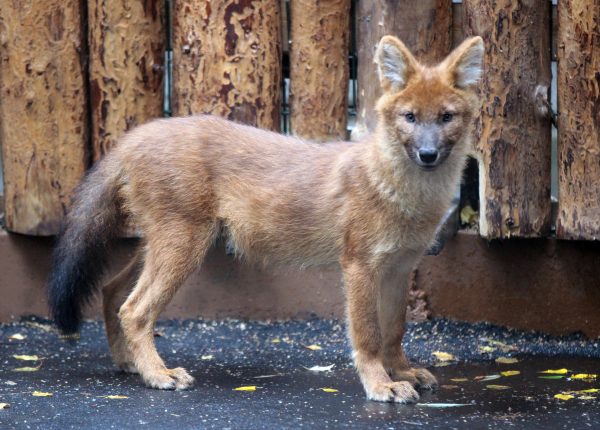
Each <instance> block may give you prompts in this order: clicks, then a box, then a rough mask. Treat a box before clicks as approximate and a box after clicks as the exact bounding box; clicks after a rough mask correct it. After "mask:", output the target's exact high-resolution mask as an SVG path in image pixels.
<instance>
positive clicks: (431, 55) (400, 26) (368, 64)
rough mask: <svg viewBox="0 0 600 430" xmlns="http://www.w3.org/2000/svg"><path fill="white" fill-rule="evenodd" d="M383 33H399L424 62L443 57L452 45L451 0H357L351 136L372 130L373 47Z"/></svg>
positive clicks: (374, 119) (374, 97)
mask: <svg viewBox="0 0 600 430" xmlns="http://www.w3.org/2000/svg"><path fill="white" fill-rule="evenodd" d="M386 34H391V35H394V36H397V37H399V38H400V39H402V41H403V42H404V43H405V44H406V45H407V46H408V47H409V48H410V49H411V50H412V51H413V52H414V53H415V54H416V56H417V58H419V59H420V60H421V61H422V62H424V63H430V64H431V63H435V62H437V61H439V60H441V59H443V58H444V57H445V56H446V55H447V54H448V52H450V48H451V46H452V1H451V0H410V1H408V0H406V1H397V0H377V1H359V2H358V3H357V9H356V41H357V42H356V43H357V55H358V107H357V118H356V129H355V131H353V132H352V135H353V138H358V137H360V136H361V135H363V134H364V133H366V132H367V131H373V129H374V128H375V124H376V122H377V115H376V114H375V111H374V110H373V106H374V105H375V101H376V100H377V99H378V98H379V96H380V89H379V81H378V79H377V71H376V69H375V65H374V64H373V58H374V55H375V49H376V48H377V44H378V43H379V40H380V39H381V38H382V37H383V36H385V35H386Z"/></svg>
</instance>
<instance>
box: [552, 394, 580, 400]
mask: <svg viewBox="0 0 600 430" xmlns="http://www.w3.org/2000/svg"><path fill="white" fill-rule="evenodd" d="M574 397H575V396H573V395H571V394H564V393H560V394H555V395H554V398H555V399H559V400H569V399H572V398H574Z"/></svg>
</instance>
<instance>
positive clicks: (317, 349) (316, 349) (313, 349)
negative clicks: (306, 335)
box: [306, 344, 323, 351]
mask: <svg viewBox="0 0 600 430" xmlns="http://www.w3.org/2000/svg"><path fill="white" fill-rule="evenodd" d="M306 348H308V349H310V350H311V351H319V350H320V349H323V348H321V347H320V346H319V345H314V344H313V345H308V346H306Z"/></svg>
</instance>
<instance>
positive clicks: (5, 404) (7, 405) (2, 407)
mask: <svg viewBox="0 0 600 430" xmlns="http://www.w3.org/2000/svg"><path fill="white" fill-rule="evenodd" d="M8 408H10V403H0V409H8Z"/></svg>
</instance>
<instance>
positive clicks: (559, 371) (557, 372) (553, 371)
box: [540, 369, 569, 375]
mask: <svg viewBox="0 0 600 430" xmlns="http://www.w3.org/2000/svg"><path fill="white" fill-rule="evenodd" d="M540 373H548V374H550V375H565V374H567V373H569V370H568V369H548V370H542V371H541V372H540Z"/></svg>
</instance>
